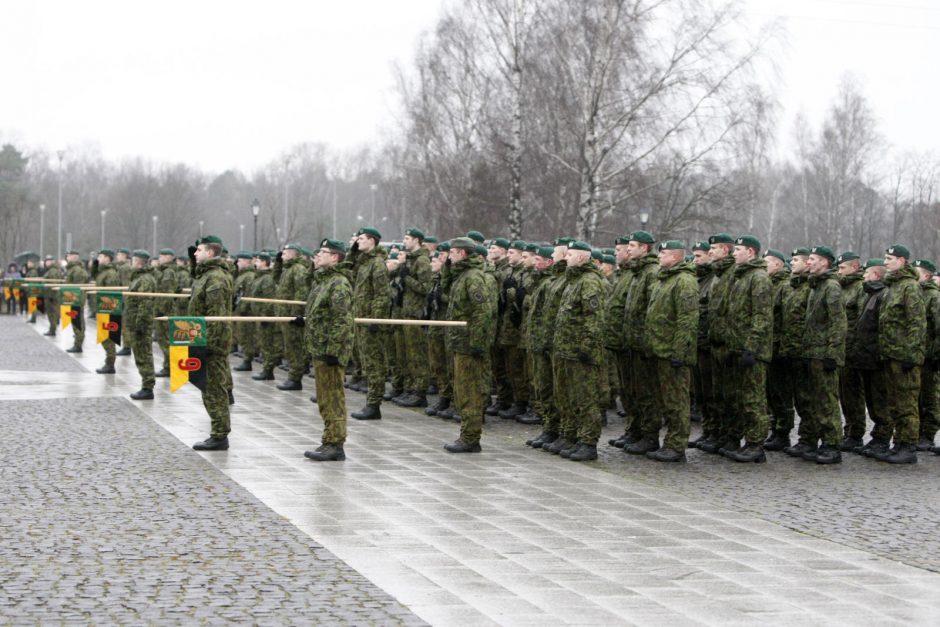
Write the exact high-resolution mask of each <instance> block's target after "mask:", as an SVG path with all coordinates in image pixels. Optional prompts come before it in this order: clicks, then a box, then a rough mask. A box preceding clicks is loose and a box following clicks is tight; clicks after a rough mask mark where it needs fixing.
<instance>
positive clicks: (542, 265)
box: [535, 256, 554, 270]
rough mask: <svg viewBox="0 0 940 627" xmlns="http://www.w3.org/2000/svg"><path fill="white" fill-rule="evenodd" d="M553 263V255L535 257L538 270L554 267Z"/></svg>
mask: <svg viewBox="0 0 940 627" xmlns="http://www.w3.org/2000/svg"><path fill="white" fill-rule="evenodd" d="M553 263H554V262H553V261H552V258H551V257H541V256H536V257H535V269H536V270H545V269H546V268H550V267H552V264H553Z"/></svg>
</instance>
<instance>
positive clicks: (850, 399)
mask: <svg viewBox="0 0 940 627" xmlns="http://www.w3.org/2000/svg"><path fill="white" fill-rule="evenodd" d="M836 264H837V266H838V273H839V276H838V278H839V285H840V286H841V287H842V302H843V303H844V304H845V321H846V329H847V331H846V338H845V350H846V365H845V366H844V367H843V368H840V369H839V402H840V404H841V406H842V413H843V415H844V416H845V427H844V429H843V437H842V443H841V444H840V445H839V448H840V450H842V451H852V450H854V449H855V448H856V447H859V446H861V445H862V440H861V436H862V435H864V433H865V428H864V425H865V387H864V377H863V375H862V373H861V372H859V371H858V370H857V369H855V368H852V367H851V366H850V365H849V363H848V353H849V352H850V350H851V349H850V345H851V343H852V341H853V337H852V336H853V334H854V333H855V328H856V323H857V322H858V317H859V315H861V313H862V307H863V306H864V304H865V300H866V295H865V290H864V289H863V280H862V277H863V274H864V273H863V272H862V262H861V260H860V259H859V256H858V255H857V254H856V253H854V252H852V251H851V250H847V251H845V252H843V253H842V254H841V255H839V258H838V259H836ZM859 423H861V424H862V432H861V434H850V433H849V431H848V429H849V426H850V425H857V424H859Z"/></svg>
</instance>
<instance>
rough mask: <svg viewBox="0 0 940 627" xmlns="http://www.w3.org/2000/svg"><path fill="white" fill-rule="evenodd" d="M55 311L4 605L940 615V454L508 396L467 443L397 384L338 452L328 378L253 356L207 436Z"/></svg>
mask: <svg viewBox="0 0 940 627" xmlns="http://www.w3.org/2000/svg"><path fill="white" fill-rule="evenodd" d="M45 330H46V323H45V322H44V321H40V323H39V324H37V325H35V326H33V325H26V324H24V323H23V318H11V317H8V316H0V356H2V364H0V390H2V396H0V416H2V417H0V431H2V439H0V452H2V458H3V460H4V462H5V463H4V465H3V470H2V473H0V477H2V479H0V485H2V493H3V494H4V495H5V497H6V498H4V501H3V505H2V507H0V536H2V543H0V623H4V624H5V623H14V624H19V623H23V624H36V623H49V622H78V623H87V622H97V623H114V622H120V623H187V624H190V623H194V622H224V621H237V622H245V623H248V622H252V623H259V624H283V623H295V624H296V623H310V622H313V621H315V620H318V619H319V620H320V621H321V622H327V623H350V624H371V623H375V624H398V623H404V624H420V623H422V622H423V621H426V622H428V623H431V624H437V625H450V624H454V625H478V624H479V625H489V624H504V625H536V624H538V625H544V624H582V625H589V624H611V625H614V624H663V623H667V622H672V623H677V622H681V623H682V624H729V623H736V624H752V623H756V622H758V621H761V622H767V623H770V624H796V623H799V624H801V625H805V624H846V625H869V624H870V625H884V624H911V623H915V624H940V618H938V617H940V574H938V572H937V571H940V539H938V533H937V530H938V529H940V504H938V496H940V457H936V456H933V455H931V454H921V455H920V462H921V463H919V464H917V465H916V466H913V467H891V466H888V465H884V464H879V463H878V462H875V461H873V460H867V459H861V458H858V457H856V456H848V457H847V459H846V463H844V464H842V465H841V466H838V467H829V468H821V467H817V466H815V465H811V464H808V463H806V462H802V461H797V460H793V459H791V458H788V457H786V456H784V455H782V454H772V455H770V459H769V462H768V463H767V464H765V465H760V466H741V465H738V464H733V463H732V462H728V461H726V460H723V459H718V458H715V457H710V456H705V455H703V454H701V453H699V452H697V451H695V452H690V454H689V463H687V464H677V465H666V466H664V465H661V464H657V463H655V462H652V461H649V460H646V459H642V458H633V457H628V456H624V455H623V453H621V452H619V451H613V450H605V451H604V453H603V456H602V459H601V460H599V461H598V462H593V463H588V464H581V465H579V464H576V463H574V462H568V461H566V460H562V459H560V458H558V457H555V456H551V455H548V454H546V453H542V452H540V451H534V450H531V449H529V448H528V447H526V446H524V445H523V442H524V440H525V439H526V437H530V436H531V435H532V434H533V433H534V430H533V429H526V428H524V427H522V426H521V425H518V424H516V423H514V422H507V421H499V420H498V419H496V420H495V421H494V420H490V421H489V423H488V424H487V425H486V431H485V433H484V437H483V442H482V444H483V449H484V450H483V453H482V454H479V455H465V456H451V455H449V454H448V453H446V452H445V451H443V450H442V448H441V447H442V445H443V444H444V443H445V442H448V441H452V440H453V439H454V438H455V437H456V433H457V426H456V424H454V423H446V422H443V421H440V420H438V419H434V418H427V417H425V416H424V415H423V414H421V413H418V412H415V411H411V410H405V409H400V408H397V407H395V406H394V405H391V404H385V405H383V408H382V409H383V415H384V416H385V417H384V419H383V420H381V421H378V422H366V423H361V422H357V421H355V420H351V421H350V424H349V439H348V442H347V445H346V453H347V460H346V461H345V462H340V463H325V464H317V463H315V462H310V461H308V460H306V459H305V458H304V457H303V451H304V450H305V449H308V448H313V447H315V446H316V445H317V444H318V443H319V436H320V430H321V426H322V424H321V422H320V418H319V416H318V414H317V411H316V406H315V405H314V404H312V403H310V402H309V400H308V396H309V395H310V394H311V393H312V391H313V387H314V383H313V381H312V380H311V379H309V378H305V379H304V386H305V388H306V389H305V390H304V391H302V392H282V391H278V390H276V389H275V387H274V384H273V383H272V382H257V381H252V380H251V379H250V373H233V374H234V377H235V396H236V400H237V403H236V405H235V406H234V407H233V414H232V425H233V433H232V435H231V437H230V440H231V443H232V448H231V449H230V450H229V451H227V452H223V453H203V454H199V453H196V452H194V451H192V450H191V449H190V448H189V447H190V445H191V444H192V443H193V442H195V441H197V440H201V439H203V438H205V437H206V436H207V435H208V433H207V428H208V419H207V417H206V415H205V412H204V410H203V408H202V404H201V401H200V398H199V393H198V391H197V390H196V389H195V388H193V387H192V386H186V387H184V388H183V389H182V390H180V391H179V392H177V393H176V394H173V395H171V394H170V393H169V390H168V382H167V380H166V379H162V380H158V383H157V388H156V390H155V392H156V394H157V398H156V400H154V401H144V402H140V403H134V402H133V401H131V400H130V399H128V398H127V395H128V394H129V393H130V392H133V391H134V390H136V389H137V388H138V387H139V379H138V377H137V374H136V371H135V369H134V367H133V361H132V359H131V358H128V357H123V358H119V359H118V362H117V368H118V374H117V375H107V376H102V375H96V374H94V368H95V367H97V366H99V365H100V364H101V363H102V361H103V355H104V354H103V351H102V350H101V349H100V347H96V346H94V345H93V340H92V339H91V338H87V339H86V343H85V353H83V354H81V355H76V356H75V357H74V358H73V357H72V356H70V355H67V354H66V353H64V349H65V348H66V347H67V346H68V345H69V342H70V340H71V332H70V331H66V332H65V336H64V337H63V336H62V335H61V334H60V337H58V338H55V339H50V338H45V337H42V336H41V335H40V333H41V332H43V331H45ZM278 372H279V375H278V376H279V378H281V379H283V373H281V372H280V371H278ZM347 401H348V404H349V406H350V408H351V409H358V408H359V406H360V405H361V404H362V403H363V397H362V395H360V394H358V393H350V394H349V398H348V399H347ZM620 429H621V424H620V423H619V421H617V420H616V418H612V420H611V425H610V426H609V427H608V428H607V429H605V433H604V440H603V441H604V442H606V439H607V438H608V437H611V436H613V435H616V434H617V432H618V431H619V430H620ZM602 448H604V449H606V448H607V447H602Z"/></svg>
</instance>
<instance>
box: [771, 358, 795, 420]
mask: <svg viewBox="0 0 940 627" xmlns="http://www.w3.org/2000/svg"><path fill="white" fill-rule="evenodd" d="M767 404H768V405H769V406H770V413H771V415H772V416H773V420H772V421H771V426H770V429H771V431H773V432H774V433H780V434H785V435H787V437H789V434H790V431H791V430H793V424H794V421H795V417H794V409H793V373H792V372H791V370H790V360H789V359H787V358H786V357H780V356H777V357H774V358H773V360H772V361H771V362H770V367H769V368H767Z"/></svg>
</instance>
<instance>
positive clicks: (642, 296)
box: [622, 254, 659, 355]
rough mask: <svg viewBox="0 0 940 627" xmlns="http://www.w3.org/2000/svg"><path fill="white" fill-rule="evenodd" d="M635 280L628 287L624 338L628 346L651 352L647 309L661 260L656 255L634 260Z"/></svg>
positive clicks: (624, 312) (635, 349)
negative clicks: (648, 337)
mask: <svg viewBox="0 0 940 627" xmlns="http://www.w3.org/2000/svg"><path fill="white" fill-rule="evenodd" d="M633 264H634V265H633V280H632V281H630V286H629V288H628V289H627V297H626V300H625V301H624V309H623V319H622V328H623V339H624V345H625V346H626V348H628V349H630V350H633V351H639V352H641V353H643V354H645V355H648V354H649V346H647V345H646V309H647V307H648V306H649V301H650V292H651V291H652V289H653V283H655V282H656V273H657V272H659V260H658V259H657V257H656V255H652V254H650V255H646V256H645V257H641V258H640V259H636V260H635V261H634V262H633Z"/></svg>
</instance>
